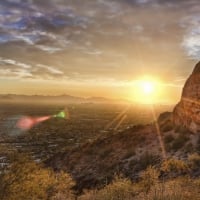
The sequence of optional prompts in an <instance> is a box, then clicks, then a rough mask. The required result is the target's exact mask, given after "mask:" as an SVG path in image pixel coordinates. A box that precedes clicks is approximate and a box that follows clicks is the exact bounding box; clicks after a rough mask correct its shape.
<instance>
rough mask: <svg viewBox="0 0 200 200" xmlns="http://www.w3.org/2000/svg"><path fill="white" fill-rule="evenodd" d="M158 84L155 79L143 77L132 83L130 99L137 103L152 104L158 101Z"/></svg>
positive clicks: (159, 90)
mask: <svg viewBox="0 0 200 200" xmlns="http://www.w3.org/2000/svg"><path fill="white" fill-rule="evenodd" d="M160 85H161V84H160V82H159V81H157V79H155V78H151V77H150V78H148V77H144V78H141V79H138V80H136V81H134V82H133V85H132V99H133V100H134V101H136V102H139V103H144V104H152V103H156V102H158V101H159V96H160V93H161V89H160Z"/></svg>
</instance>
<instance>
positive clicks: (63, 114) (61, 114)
mask: <svg viewBox="0 0 200 200" xmlns="http://www.w3.org/2000/svg"><path fill="white" fill-rule="evenodd" d="M54 117H56V118H65V117H66V115H65V112H64V111H61V112H59V113H58V114H56V115H54Z"/></svg>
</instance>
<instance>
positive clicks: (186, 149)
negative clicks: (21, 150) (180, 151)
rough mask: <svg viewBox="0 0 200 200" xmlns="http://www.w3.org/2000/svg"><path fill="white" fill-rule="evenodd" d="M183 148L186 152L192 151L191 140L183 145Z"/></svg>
mask: <svg viewBox="0 0 200 200" xmlns="http://www.w3.org/2000/svg"><path fill="white" fill-rule="evenodd" d="M184 150H185V152H186V153H192V152H194V146H193V144H192V143H191V142H189V143H188V144H187V145H186V146H185V148H184Z"/></svg>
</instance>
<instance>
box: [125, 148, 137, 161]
mask: <svg viewBox="0 0 200 200" xmlns="http://www.w3.org/2000/svg"><path fill="white" fill-rule="evenodd" d="M135 154H136V153H135V150H134V149H131V150H129V151H127V152H126V154H125V155H124V157H123V159H128V158H130V157H132V156H135Z"/></svg>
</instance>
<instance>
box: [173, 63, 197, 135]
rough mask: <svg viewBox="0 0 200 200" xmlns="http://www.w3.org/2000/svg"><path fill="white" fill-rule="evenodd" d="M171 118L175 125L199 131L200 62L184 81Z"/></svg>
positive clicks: (194, 131) (195, 131)
mask: <svg viewBox="0 0 200 200" xmlns="http://www.w3.org/2000/svg"><path fill="white" fill-rule="evenodd" d="M173 119H174V124H175V126H176V127H184V128H186V129H188V130H189V131H191V132H193V133H199V132H200V62H199V63H198V64H197V65H196V66H195V68H194V71H193V72H192V74H191V75H190V77H189V78H188V80H187V81H186V83H185V86H184V88H183V92H182V96H181V100H180V102H179V103H178V104H177V106H176V107H175V109H174V112H173Z"/></svg>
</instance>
